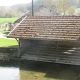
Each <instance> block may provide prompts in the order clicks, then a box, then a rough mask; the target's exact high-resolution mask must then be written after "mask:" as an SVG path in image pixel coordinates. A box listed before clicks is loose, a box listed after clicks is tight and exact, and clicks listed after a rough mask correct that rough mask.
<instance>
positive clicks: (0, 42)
mask: <svg viewBox="0 0 80 80" xmlns="http://www.w3.org/2000/svg"><path fill="white" fill-rule="evenodd" d="M16 46H18V42H17V41H16V40H13V39H3V38H0V47H16Z"/></svg>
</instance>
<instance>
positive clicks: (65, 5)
mask: <svg viewBox="0 0 80 80" xmlns="http://www.w3.org/2000/svg"><path fill="white" fill-rule="evenodd" d="M70 6H71V5H70V3H69V0H59V1H58V2H57V5H56V10H58V11H59V12H61V13H62V14H63V15H66V13H67V10H68V9H69V8H70Z"/></svg>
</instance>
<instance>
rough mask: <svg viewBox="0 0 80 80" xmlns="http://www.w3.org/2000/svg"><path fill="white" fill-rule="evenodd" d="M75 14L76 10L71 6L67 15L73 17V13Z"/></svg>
mask: <svg viewBox="0 0 80 80" xmlns="http://www.w3.org/2000/svg"><path fill="white" fill-rule="evenodd" d="M75 12H76V8H75V7H74V6H71V7H70V8H69V9H68V14H69V15H74V13H75Z"/></svg>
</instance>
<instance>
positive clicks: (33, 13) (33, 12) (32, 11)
mask: <svg viewBox="0 0 80 80" xmlns="http://www.w3.org/2000/svg"><path fill="white" fill-rule="evenodd" d="M32 16H34V5H33V0H32Z"/></svg>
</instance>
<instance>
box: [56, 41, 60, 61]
mask: <svg viewBox="0 0 80 80" xmlns="http://www.w3.org/2000/svg"><path fill="white" fill-rule="evenodd" d="M56 52H57V56H56V62H57V61H59V55H58V41H56Z"/></svg>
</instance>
